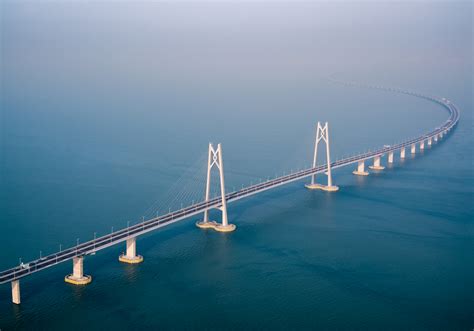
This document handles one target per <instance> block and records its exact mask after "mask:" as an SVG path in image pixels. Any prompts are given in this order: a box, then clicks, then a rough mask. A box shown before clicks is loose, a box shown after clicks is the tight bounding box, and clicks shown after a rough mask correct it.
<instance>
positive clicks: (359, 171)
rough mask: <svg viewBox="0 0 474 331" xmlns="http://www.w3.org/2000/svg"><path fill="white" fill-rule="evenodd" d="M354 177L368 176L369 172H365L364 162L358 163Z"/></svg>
mask: <svg viewBox="0 0 474 331" xmlns="http://www.w3.org/2000/svg"><path fill="white" fill-rule="evenodd" d="M352 173H353V174H354V175H358V176H368V175H369V172H368V171H365V164H364V161H359V162H358V163H357V169H356V170H354V171H353V172H352Z"/></svg>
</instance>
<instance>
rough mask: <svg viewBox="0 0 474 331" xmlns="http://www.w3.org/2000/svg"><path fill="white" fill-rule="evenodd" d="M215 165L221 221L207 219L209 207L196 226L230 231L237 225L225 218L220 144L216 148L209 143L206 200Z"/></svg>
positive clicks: (225, 206) (225, 204)
mask: <svg viewBox="0 0 474 331" xmlns="http://www.w3.org/2000/svg"><path fill="white" fill-rule="evenodd" d="M214 166H216V167H217V168H218V169H219V178H220V185H221V206H220V207H218V208H217V209H219V210H220V211H221V212H222V223H221V224H219V223H217V222H215V221H209V209H205V210H204V219H203V220H202V222H196V226H197V227H198V228H201V229H214V230H216V231H219V232H232V231H234V230H235V229H236V228H237V227H236V226H235V225H234V224H229V222H228V220H227V201H226V199H225V185H224V163H223V162H222V146H221V144H217V149H214V147H213V146H212V144H211V143H209V153H208V158H207V181H206V199H205V201H206V202H208V201H209V198H210V190H211V186H210V185H211V170H212V168H213V167H214Z"/></svg>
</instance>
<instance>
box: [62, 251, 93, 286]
mask: <svg viewBox="0 0 474 331" xmlns="http://www.w3.org/2000/svg"><path fill="white" fill-rule="evenodd" d="M72 266H73V269H72V270H73V271H72V274H70V275H67V276H66V277H64V281H65V282H66V283H69V284H73V285H86V284H89V283H90V282H91V281H92V276H88V275H84V256H76V257H74V258H73V259H72Z"/></svg>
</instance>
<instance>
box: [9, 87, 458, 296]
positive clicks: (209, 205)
mask: <svg viewBox="0 0 474 331" xmlns="http://www.w3.org/2000/svg"><path fill="white" fill-rule="evenodd" d="M344 84H346V85H359V86H360V84H355V83H354V84H353V83H344ZM365 87H369V88H377V89H383V90H387V91H392V92H397V93H403V94H408V95H411V96H414V97H418V98H423V99H426V100H428V101H431V102H434V103H437V104H439V105H442V106H443V107H444V108H445V109H446V110H447V111H448V113H449V117H448V119H447V120H446V121H445V122H444V123H443V124H442V125H441V126H439V127H437V128H435V129H433V130H431V131H430V132H427V133H424V134H422V135H420V136H419V137H417V138H413V139H409V140H406V141H404V142H402V143H399V144H396V145H391V146H388V145H384V147H382V148H380V149H377V150H374V151H370V152H366V153H363V154H358V155H354V156H350V157H347V158H344V159H341V160H337V161H335V162H331V161H330V153H329V151H330V147H329V132H328V130H329V129H328V125H327V123H326V124H325V125H320V123H318V126H317V133H316V139H315V149H314V159H313V165H312V167H310V168H307V169H303V170H299V171H296V172H293V173H290V174H288V175H283V176H280V177H277V178H274V179H271V180H267V181H264V182H260V183H258V184H255V185H250V186H247V187H243V188H242V189H240V190H237V191H234V192H230V193H225V185H224V166H223V157H222V147H221V145H220V144H219V145H218V146H217V148H214V146H213V145H211V144H210V145H209V153H208V170H207V183H206V195H205V199H204V201H202V202H198V203H193V204H192V205H190V206H187V207H183V208H181V209H179V210H176V211H173V212H169V213H167V214H165V215H162V216H159V217H154V218H151V219H148V220H145V219H144V220H143V221H142V222H141V223H139V224H135V225H132V226H128V227H127V228H124V229H121V230H118V231H115V232H112V233H110V234H107V235H104V236H101V237H98V238H95V239H93V240H90V241H87V242H84V243H81V244H77V245H76V246H75V247H72V248H68V249H65V250H60V251H58V252H56V253H53V254H50V255H47V256H44V257H41V258H39V259H36V260H33V261H30V262H28V263H21V264H20V265H19V266H16V267H13V268H11V269H8V270H5V271H2V272H0V284H4V283H9V282H11V286H12V301H13V302H14V303H16V304H19V303H20V282H19V280H20V278H23V277H25V276H28V275H30V274H32V273H35V272H38V271H41V270H43V269H46V268H49V267H52V266H54V265H56V264H59V263H62V262H65V261H68V260H73V273H72V274H70V275H68V276H66V277H65V281H66V282H68V283H71V284H75V285H85V284H88V283H90V282H91V280H92V277H91V276H88V275H84V273H83V261H84V256H86V255H91V254H95V253H96V252H97V251H100V250H102V249H105V248H107V247H110V246H113V245H116V244H119V243H123V242H126V247H127V251H126V253H125V254H123V255H121V256H120V257H119V260H120V261H122V262H125V263H140V262H142V261H143V257H142V256H140V255H137V253H136V238H137V237H138V236H140V235H142V234H145V233H148V232H151V231H154V230H156V229H158V228H161V227H164V226H167V225H169V224H172V223H175V222H179V221H181V220H184V219H187V218H190V217H192V216H195V215H198V214H202V213H203V214H204V218H203V221H202V222H198V223H196V225H197V226H198V227H200V228H213V229H214V230H217V231H221V232H229V231H233V230H235V228H236V227H235V225H233V224H229V223H228V220H227V204H228V203H231V202H234V201H237V200H239V199H242V198H246V197H249V196H252V195H255V194H257V193H260V192H263V191H266V190H270V189H272V188H275V187H278V186H281V185H285V184H288V183H291V182H294V181H298V180H301V179H304V178H307V177H311V183H310V184H307V185H306V187H307V188H309V189H321V190H325V191H336V190H337V189H338V188H337V186H334V185H333V184H332V178H331V169H336V168H341V167H345V166H348V165H351V164H355V163H357V168H356V170H355V171H354V172H353V173H354V174H355V175H368V172H367V171H365V161H367V160H372V159H373V165H371V166H370V168H372V169H374V170H382V169H383V168H384V167H383V166H382V165H381V157H383V156H384V155H387V162H388V163H393V162H394V153H398V152H399V153H400V158H405V153H406V152H405V151H406V149H408V148H409V149H410V152H411V153H412V154H415V153H416V147H417V146H419V147H418V148H419V149H424V148H425V144H427V145H428V146H431V145H432V143H433V141H434V142H436V141H438V140H439V139H441V138H443V136H444V135H446V134H447V133H448V132H450V131H451V129H452V128H454V127H455V126H456V124H457V123H458V121H459V116H460V115H459V111H458V109H457V107H456V106H455V105H454V104H453V103H452V102H450V101H449V100H447V99H445V98H437V97H431V96H427V95H422V94H419V93H414V92H410V91H406V90H401V89H394V88H384V87H381V86H368V85H366V86H365ZM321 141H323V142H324V143H325V145H326V161H327V163H326V164H324V165H320V166H317V163H316V161H317V151H318V144H319V142H321ZM214 167H216V168H217V169H218V171H219V178H220V192H221V195H220V196H218V197H215V198H211V194H210V181H211V170H212V169H213V168H214ZM320 173H325V174H326V176H327V179H328V183H327V185H323V184H317V183H315V175H316V174H320ZM210 209H219V210H221V211H222V223H217V222H212V221H209V219H208V211H209V210H210Z"/></svg>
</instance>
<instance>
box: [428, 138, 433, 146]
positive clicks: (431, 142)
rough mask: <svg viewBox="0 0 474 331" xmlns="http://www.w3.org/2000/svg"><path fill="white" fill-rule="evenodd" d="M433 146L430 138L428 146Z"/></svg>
mask: <svg viewBox="0 0 474 331" xmlns="http://www.w3.org/2000/svg"><path fill="white" fill-rule="evenodd" d="M431 144H432V139H431V137H429V138H428V146H431Z"/></svg>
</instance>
